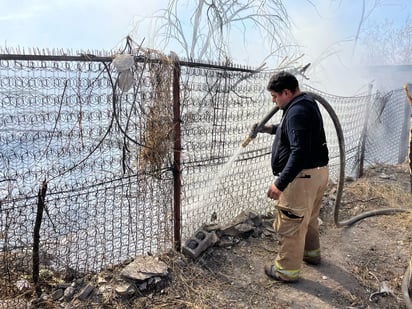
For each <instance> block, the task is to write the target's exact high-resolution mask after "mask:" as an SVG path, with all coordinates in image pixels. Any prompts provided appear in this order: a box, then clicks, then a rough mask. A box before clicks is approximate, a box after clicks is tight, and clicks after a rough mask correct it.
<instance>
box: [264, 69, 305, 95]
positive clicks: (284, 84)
mask: <svg viewBox="0 0 412 309" xmlns="http://www.w3.org/2000/svg"><path fill="white" fill-rule="evenodd" d="M298 88H299V82H298V80H297V79H296V77H295V76H294V75H293V74H291V73H288V72H285V71H282V72H279V73H276V74H275V75H273V76H272V77H271V78H270V80H269V84H268V87H267V90H269V91H275V92H278V93H280V92H282V91H283V90H285V89H288V90H290V91H291V92H292V93H294V92H295V91H296V90H297V89H298Z"/></svg>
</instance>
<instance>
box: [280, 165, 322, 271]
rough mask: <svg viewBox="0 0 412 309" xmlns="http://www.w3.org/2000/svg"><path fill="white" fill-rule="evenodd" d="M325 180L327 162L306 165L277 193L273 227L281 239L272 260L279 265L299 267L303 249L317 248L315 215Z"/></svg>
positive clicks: (287, 267)
mask: <svg viewBox="0 0 412 309" xmlns="http://www.w3.org/2000/svg"><path fill="white" fill-rule="evenodd" d="M328 180H329V168H328V167H327V166H324V167H318V168H312V169H305V170H302V172H301V173H300V174H299V175H298V176H297V177H296V178H295V179H294V180H293V181H292V182H291V183H290V184H289V185H288V186H287V187H286V189H285V190H284V191H283V193H282V194H281V195H280V198H279V200H278V201H277V205H276V206H275V207H276V209H277V217H276V221H275V224H274V229H275V230H276V231H277V233H278V236H279V243H280V248H279V252H278V255H277V257H276V259H275V263H276V264H277V265H279V266H281V268H282V269H285V270H290V271H299V270H300V267H301V264H302V259H303V255H304V251H305V250H316V249H320V243H319V223H318V217H319V211H320V208H321V205H322V197H323V194H324V192H325V190H326V187H327V185H328Z"/></svg>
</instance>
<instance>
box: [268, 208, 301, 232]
mask: <svg viewBox="0 0 412 309" xmlns="http://www.w3.org/2000/svg"><path fill="white" fill-rule="evenodd" d="M303 219H304V214H303V212H302V213H301V212H299V211H295V210H292V209H283V208H278V216H277V218H276V228H275V230H276V231H277V232H278V233H279V234H280V235H284V236H294V235H295V234H296V233H297V232H298V231H299V229H300V227H301V225H302V222H303Z"/></svg>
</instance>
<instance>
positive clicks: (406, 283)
mask: <svg viewBox="0 0 412 309" xmlns="http://www.w3.org/2000/svg"><path fill="white" fill-rule="evenodd" d="M307 94H309V95H310V96H312V97H313V98H314V99H315V100H316V101H317V102H318V103H320V104H321V105H322V106H323V107H324V108H325V110H326V111H327V112H328V114H329V116H330V117H331V119H332V121H333V124H334V126H335V130H336V135H337V137H338V143H339V161H340V164H339V178H338V183H337V190H336V199H335V206H334V211H333V219H334V223H335V225H336V226H337V227H349V226H351V225H353V224H354V223H356V222H358V221H360V220H362V219H365V218H368V217H372V216H377V215H390V214H394V213H397V212H409V210H406V209H401V208H383V209H378V210H372V211H367V212H363V213H361V214H359V215H357V216H354V217H352V218H350V219H347V220H343V221H340V220H339V208H340V202H341V199H342V193H343V185H344V182H345V161H346V158H345V140H344V137H343V130H342V127H341V125H340V122H339V119H338V116H337V115H336V113H335V111H334V110H333V108H332V107H331V106H330V104H329V103H328V102H327V101H326V100H325V99H324V98H323V97H321V96H320V95H318V94H316V93H313V92H307ZM278 110H279V108H278V107H276V106H275V107H274V108H273V109H272V110H270V111H269V113H268V114H267V115H266V116H265V117H264V118H263V119H262V121H261V122H260V123H259V124H258V126H257V128H256V132H251V134H250V135H249V136H248V137H247V138H246V139H245V140H244V141H243V143H242V146H243V147H246V146H247V145H248V144H249V142H250V141H251V140H252V139H253V138H255V137H256V134H257V132H258V130H259V128H261V127H263V126H264V125H265V124H266V122H268V121H269V119H270V118H271V117H272V116H273V115H274V114H275V113H276V112H277V111H278ZM410 282H411V270H410V266H409V267H408V268H407V270H406V272H405V275H404V278H403V282H402V294H403V297H404V299H405V304H406V306H407V307H408V309H412V302H411V298H410V295H409V290H410Z"/></svg>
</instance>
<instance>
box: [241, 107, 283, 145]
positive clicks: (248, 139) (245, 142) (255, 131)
mask: <svg viewBox="0 0 412 309" xmlns="http://www.w3.org/2000/svg"><path fill="white" fill-rule="evenodd" d="M278 110H279V107H278V106H275V107H273V108H272V109H271V110H270V111H269V113H267V115H266V116H265V117H264V118H263V119H262V120H261V121H260V122H259V123H258V124H257V126H256V127H255V128H254V129H252V131H251V132H250V133H249V135H248V136H247V137H246V138H245V139H244V140H243V142H242V147H246V146H247V145H248V144H249V143H250V142H251V141H252V139H254V138H255V137H256V136H257V134H258V132H261V130H262V128H263V127H264V126H265V124H266V122H268V121H269V120H270V118H272V117H273V115H274V114H276V113H277V111H278Z"/></svg>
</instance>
